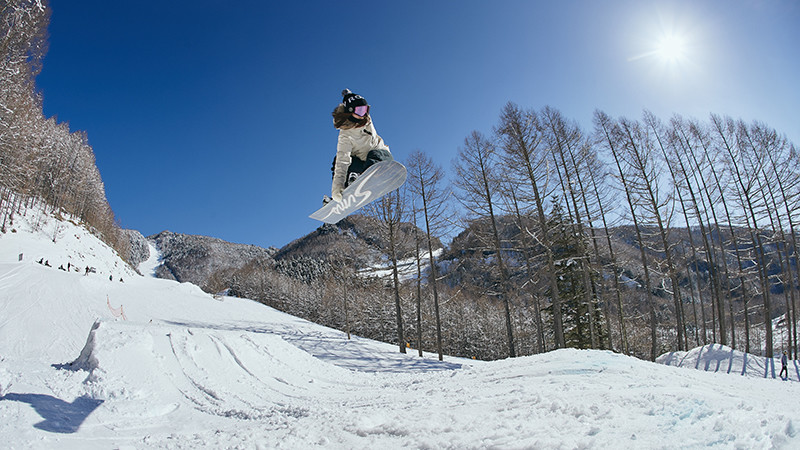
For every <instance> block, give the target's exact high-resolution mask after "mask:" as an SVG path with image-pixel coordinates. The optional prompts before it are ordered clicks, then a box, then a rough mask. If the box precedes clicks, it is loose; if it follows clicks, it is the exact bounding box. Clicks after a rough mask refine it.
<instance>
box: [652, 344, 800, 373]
mask: <svg viewBox="0 0 800 450" xmlns="http://www.w3.org/2000/svg"><path fill="white" fill-rule="evenodd" d="M656 361H657V362H659V363H661V364H666V365H669V366H675V367H686V368H690V369H697V370H702V371H705V372H717V373H725V374H733V375H742V376H745V377H753V378H768V379H774V378H777V377H778V375H779V374H778V372H780V370H781V363H780V355H778V357H777V358H774V359H773V358H766V357H763V356H754V355H750V354H747V353H744V352H742V351H739V350H734V349H732V348H730V347H728V346H725V345H721V344H711V345H704V346H702V347H697V348H695V349H692V350H690V351H688V352H671V353H667V354H664V355H661V356H660V357H659V358H658V359H657V360H656ZM788 366H789V368H790V369H791V370H790V371H789V380H791V381H795V382H796V381H798V380H800V364H798V362H797V361H789V364H788Z"/></svg>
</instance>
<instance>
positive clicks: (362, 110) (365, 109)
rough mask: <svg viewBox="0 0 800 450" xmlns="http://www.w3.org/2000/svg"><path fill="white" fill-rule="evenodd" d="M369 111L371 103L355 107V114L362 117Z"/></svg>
mask: <svg viewBox="0 0 800 450" xmlns="http://www.w3.org/2000/svg"><path fill="white" fill-rule="evenodd" d="M368 112H369V105H362V106H356V107H355V109H354V110H353V114H355V115H357V116H360V117H364V116H366V115H367V113H368Z"/></svg>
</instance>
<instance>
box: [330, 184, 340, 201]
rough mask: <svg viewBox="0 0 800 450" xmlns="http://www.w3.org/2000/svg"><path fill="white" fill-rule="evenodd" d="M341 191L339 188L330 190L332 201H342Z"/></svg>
mask: <svg viewBox="0 0 800 450" xmlns="http://www.w3.org/2000/svg"><path fill="white" fill-rule="evenodd" d="M342 190H343V189H342V187H341V186H339V187H335V188H333V189H332V190H331V197H332V198H333V201H336V202H341V201H342Z"/></svg>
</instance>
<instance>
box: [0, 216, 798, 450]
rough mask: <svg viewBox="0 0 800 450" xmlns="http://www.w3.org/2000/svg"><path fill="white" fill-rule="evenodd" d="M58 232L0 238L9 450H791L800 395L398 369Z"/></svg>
mask: <svg viewBox="0 0 800 450" xmlns="http://www.w3.org/2000/svg"><path fill="white" fill-rule="evenodd" d="M55 224H56V223H55V222H54V221H53V220H50V221H49V222H48V223H47V224H45V225H44V226H41V227H39V228H38V229H33V228H34V227H32V226H31V225H30V224H29V223H28V222H26V221H25V220H20V219H18V220H17V222H16V223H15V226H14V228H15V229H16V232H9V233H7V234H5V235H0V389H1V390H2V397H0V418H2V420H0V437H2V438H1V439H2V444H0V446H2V447H3V448H59V449H61V448H64V449H87V448H101V449H110V448H192V449H194V448H301V449H305V448H315V447H324V448H348V449H349V448H370V449H373V448H401V447H403V448H405V447H411V448H698V447H720V448H748V449H749V448H800V430H798V427H800V409H798V400H800V383H796V382H783V381H781V380H777V379H764V378H763V374H762V377H759V378H753V377H742V376H740V375H734V374H733V373H735V372H736V371H737V370H738V369H735V368H734V370H727V369H725V370H716V369H713V364H708V366H707V367H706V370H712V372H706V371H701V370H685V369H682V368H677V367H670V366H668V365H662V364H653V363H649V362H645V361H640V360H637V359H634V358H630V357H626V356H622V355H618V354H614V353H611V352H603V351H579V350H561V351H555V352H550V353H547V354H544V355H538V356H531V357H523V358H516V359H509V360H503V361H495V362H480V361H472V360H462V359H457V358H445V361H444V362H439V361H438V359H437V358H436V356H435V355H426V356H425V357H424V358H420V357H418V356H415V355H416V352H415V351H414V352H409V354H408V355H404V354H400V353H398V352H397V347H396V346H395V345H389V344H384V343H379V342H375V341H370V340H366V339H360V338H354V339H352V340H347V338H346V337H345V335H344V334H343V333H341V332H338V331H336V330H331V329H328V328H324V327H320V326H318V325H314V324H312V323H309V322H306V321H303V320H300V319H297V318H294V317H291V316H288V315H286V314H283V313H280V312H278V311H275V310H273V309H271V308H268V307H265V306H263V305H260V304H258V303H256V302H252V301H249V300H244V299H236V298H230V297H223V298H222V299H221V300H217V299H214V298H213V297H212V296H210V295H207V294H205V293H203V292H202V291H201V290H200V289H198V288H197V287H195V286H193V285H190V284H179V283H176V282H174V281H167V280H160V279H154V278H151V277H143V276H138V275H135V273H134V272H133V271H132V270H130V269H129V268H126V267H125V266H124V264H123V263H122V262H121V261H119V260H118V258H117V257H116V255H115V254H114V252H113V251H111V250H109V249H108V248H107V247H106V246H105V245H103V244H102V243H100V242H99V241H98V240H97V239H95V238H94V237H93V236H91V235H90V234H88V233H86V232H85V231H83V230H81V229H80V228H79V227H76V226H74V225H73V224H69V223H61V224H60V225H59V226H60V227H62V228H61V229H60V231H59V232H58V233H59V234H60V236H59V237H58V238H57V239H56V242H55V243H53V242H52V237H53V235H54V233H56V230H55V228H54V227H55ZM20 253H23V259H22V261H19V254H20ZM40 258H45V260H49V261H50V264H51V266H54V267H46V266H44V265H40V264H38V263H37V262H36V261H38V260H39V259H40ZM68 262H69V263H70V267H71V266H72V265H76V266H77V267H79V268H80V269H81V271H80V273H78V272H66V271H61V270H58V266H60V265H61V264H64V265H65V266H66V264H67V263H68ZM152 263H153V262H152V261H151V265H152ZM86 266H91V267H95V268H96V269H97V270H96V273H91V274H89V275H84V272H85V267H86ZM140 270H141V271H142V273H146V272H148V270H146V268H145V267H142V268H140ZM109 276H111V277H112V280H109ZM120 278H123V280H124V281H123V282H120V281H119V279H120ZM716 349H717V347H714V348H712V349H708V348H707V349H705V350H702V353H703V355H708V354H709V353H710V352H709V350H712V351H715V350H716ZM673 357H674V358H680V359H681V360H683V361H708V358H706V359H703V356H702V355H701V356H698V357H697V358H694V357H689V356H688V355H673ZM753 358H755V357H753ZM693 364H694V366H695V367H697V368H701V369H702V368H703V363H693ZM689 365H690V366H691V365H692V364H689ZM720 367H721V365H720ZM748 370H749V369H748ZM758 370H760V369H758ZM714 371H716V373H714ZM756 371H757V370H756ZM790 379H791V380H793V381H796V380H797V379H798V369H797V366H792V371H791V373H790Z"/></svg>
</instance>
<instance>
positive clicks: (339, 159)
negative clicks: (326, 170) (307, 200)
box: [331, 118, 389, 193]
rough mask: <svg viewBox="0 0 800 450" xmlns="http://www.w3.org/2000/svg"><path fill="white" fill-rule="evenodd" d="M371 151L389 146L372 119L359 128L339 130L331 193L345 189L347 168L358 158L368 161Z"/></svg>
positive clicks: (387, 149)
mask: <svg viewBox="0 0 800 450" xmlns="http://www.w3.org/2000/svg"><path fill="white" fill-rule="evenodd" d="M370 150H386V151H389V146H388V145H386V144H385V143H384V142H383V139H381V137H380V136H378V132H377V131H375V126H374V125H373V124H372V118H368V120H367V124H366V125H364V126H363V127H358V128H339V140H338V142H337V144H336V167H335V169H334V171H333V183H332V184H331V192H332V193H335V192H336V191H337V190H339V191H340V192H341V190H342V189H344V182H345V179H346V178H347V168H348V167H350V163H351V162H352V161H353V157H356V158H358V159H360V160H362V161H366V160H367V154H368V153H369V152H370Z"/></svg>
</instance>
